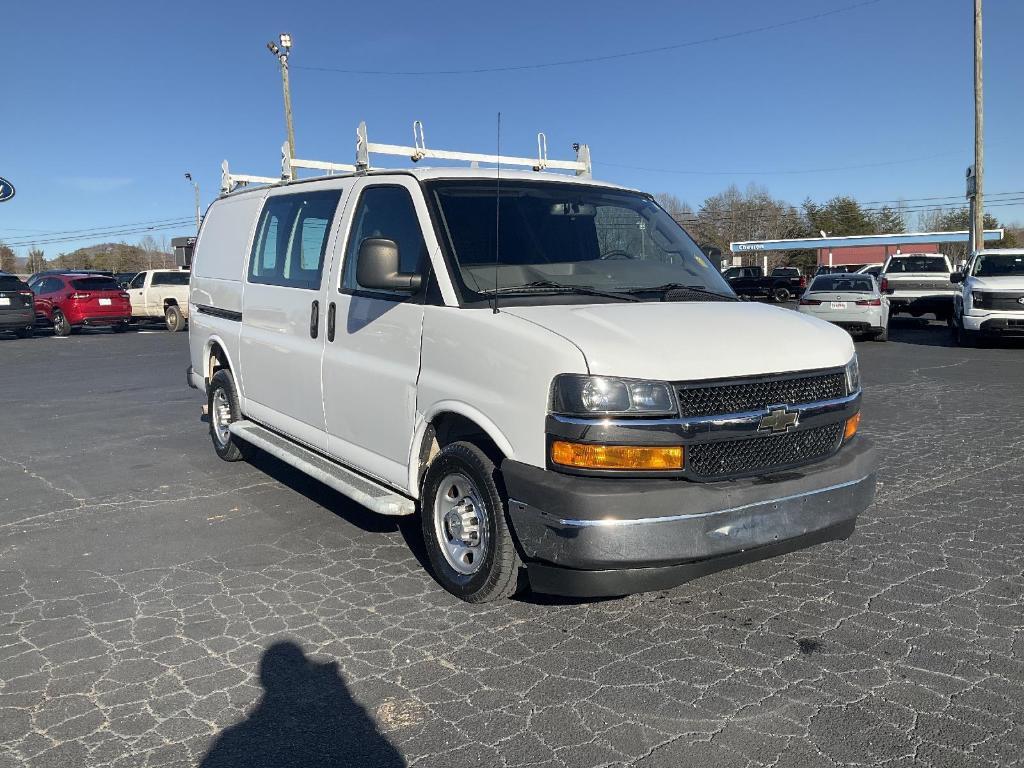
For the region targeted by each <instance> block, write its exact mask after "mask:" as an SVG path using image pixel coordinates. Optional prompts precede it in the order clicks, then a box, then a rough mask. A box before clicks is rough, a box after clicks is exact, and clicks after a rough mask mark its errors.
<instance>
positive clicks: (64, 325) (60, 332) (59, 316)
mask: <svg viewBox="0 0 1024 768" xmlns="http://www.w3.org/2000/svg"><path fill="white" fill-rule="evenodd" d="M53 335H54V336H69V335H71V323H69V322H68V319H67V318H66V317H64V313H63V312H61V311H60V310H59V309H55V310H54V311H53Z"/></svg>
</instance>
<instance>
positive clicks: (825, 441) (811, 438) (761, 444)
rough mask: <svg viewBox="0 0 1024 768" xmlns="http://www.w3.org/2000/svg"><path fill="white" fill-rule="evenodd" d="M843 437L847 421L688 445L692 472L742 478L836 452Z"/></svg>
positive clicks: (702, 476)
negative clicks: (787, 431) (761, 435)
mask: <svg viewBox="0 0 1024 768" xmlns="http://www.w3.org/2000/svg"><path fill="white" fill-rule="evenodd" d="M842 436H843V423H842V422H838V423H835V424H826V425H825V426H822V427H816V428H814V429H805V430H803V431H801V432H791V433H789V434H785V435H768V436H766V437H750V438H745V439H741V440H725V441H722V442H717V443H697V444H695V445H691V446H689V447H688V448H687V453H686V461H687V466H688V468H689V470H690V472H691V473H692V474H693V475H695V476H696V477H698V478H700V479H701V480H714V479H718V478H725V477H738V476H740V475H745V474H753V473H761V472H764V471H766V470H772V469H775V468H781V467H787V466H793V465H797V464H805V463H807V462H810V461H815V460H817V459H823V458H825V457H826V456H828V455H829V454H831V453H833V452H834V451H835V450H836V449H837V448H838V447H839V442H840V440H841V439H842Z"/></svg>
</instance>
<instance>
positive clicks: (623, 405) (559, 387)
mask: <svg viewBox="0 0 1024 768" xmlns="http://www.w3.org/2000/svg"><path fill="white" fill-rule="evenodd" d="M677 411H678V408H677V406H676V398H675V394H674V393H673V391H672V387H670V386H669V385H668V384H666V383H665V382H663V381H643V380H640V379H619V378H615V377H613V376H586V375H583V374H577V373H563V374H561V375H559V376H556V377H555V380H554V381H553V382H552V384H551V412H552V413H559V414H563V415H569V416H610V415H618V414H621V415H630V416H670V415H671V416H674V415H675V414H676V413H677Z"/></svg>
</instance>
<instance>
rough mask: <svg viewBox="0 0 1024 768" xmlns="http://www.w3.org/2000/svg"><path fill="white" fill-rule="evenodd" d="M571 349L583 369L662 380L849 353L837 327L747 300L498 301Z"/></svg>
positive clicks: (749, 371)
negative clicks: (581, 357) (524, 303)
mask: <svg viewBox="0 0 1024 768" xmlns="http://www.w3.org/2000/svg"><path fill="white" fill-rule="evenodd" d="M501 311H502V312H507V313H508V314H510V315H513V316H515V317H519V318H522V319H524V320H527V321H529V322H531V323H535V324H536V325H539V326H541V327H542V328H546V329H547V330H549V331H551V332H552V333H556V334H558V335H559V336H562V337H564V338H565V339H567V340H568V341H570V342H572V343H573V344H575V345H576V346H577V347H579V349H580V351H581V352H583V355H584V357H585V358H586V360H587V366H588V368H589V370H590V372H591V373H594V374H600V375H606V376H624V377H632V378H638V379H659V380H663V381H693V380H701V379H719V378H732V377H737V376H756V375H760V374H767V373H786V372H790V371H806V370H814V369H820V368H837V367H841V366H843V365H846V363H848V362H849V360H850V358H851V357H853V351H854V350H853V341H852V339H850V336H849V334H848V333H846V331H844V330H842V329H841V328H837V327H836V326H834V325H832V324H830V323H827V322H825V321H823V320H818V319H816V318H813V317H809V316H807V315H802V314H800V313H798V312H793V311H791V310H788V309H782V308H780V307H772V306H769V305H766V304H756V303H753V302H644V303H621V304H586V305H564V304H562V305H557V304H556V305H547V306H534V307H507V308H506V307H502V309H501Z"/></svg>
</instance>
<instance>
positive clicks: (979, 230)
mask: <svg viewBox="0 0 1024 768" xmlns="http://www.w3.org/2000/svg"><path fill="white" fill-rule="evenodd" d="M984 177H985V99H984V96H983V93H982V45H981V0H974V185H975V186H974V206H973V217H972V219H971V229H972V231H973V233H974V237H973V239H972V241H971V250H972V251H979V250H981V249H982V248H984V247H985V192H984V186H983V183H982V182H983V180H984ZM968 257H970V254H968Z"/></svg>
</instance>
